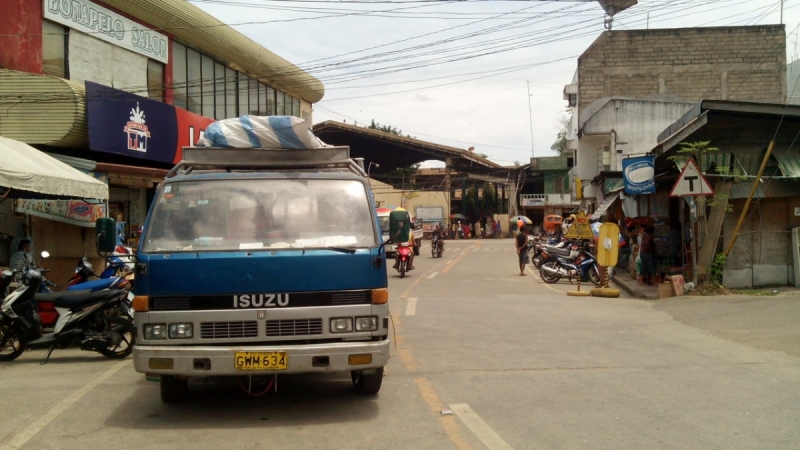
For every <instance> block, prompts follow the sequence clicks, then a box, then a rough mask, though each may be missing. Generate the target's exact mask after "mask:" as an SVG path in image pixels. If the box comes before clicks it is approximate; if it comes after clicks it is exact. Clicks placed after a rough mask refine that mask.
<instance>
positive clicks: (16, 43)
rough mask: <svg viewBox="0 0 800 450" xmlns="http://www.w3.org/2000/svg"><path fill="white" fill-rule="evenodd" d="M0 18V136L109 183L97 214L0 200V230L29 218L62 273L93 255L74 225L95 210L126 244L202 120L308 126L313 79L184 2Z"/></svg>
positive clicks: (38, 0)
mask: <svg viewBox="0 0 800 450" xmlns="http://www.w3.org/2000/svg"><path fill="white" fill-rule="evenodd" d="M0 23H1V24H2V27H3V29H4V30H5V32H4V33H3V35H2V36H0V49H2V51H0V111H2V115H0V135H2V136H5V137H9V138H12V139H16V140H19V141H22V142H25V143H28V144H31V145H34V146H36V147H37V148H39V149H40V150H43V151H45V152H47V153H49V154H51V155H52V156H55V157H56V158H58V159H60V160H62V161H63V162H66V163H67V164H69V165H71V166H73V167H76V168H78V169H80V170H82V171H84V172H87V173H91V174H92V175H94V176H95V177H96V178H98V179H101V180H103V181H106V182H107V183H108V184H109V187H110V194H111V198H110V200H109V202H108V204H107V205H101V206H85V205H77V206H76V205H73V204H72V203H71V202H65V201H60V200H53V201H48V202H44V201H38V202H31V201H27V202H25V201H20V202H16V203H15V204H13V205H11V204H10V202H4V203H2V204H0V232H5V233H8V234H13V233H14V231H15V228H16V226H15V222H18V221H19V220H20V219H25V220H28V221H29V222H30V225H31V226H30V228H31V232H32V236H33V238H34V240H35V244H36V250H37V251H41V250H44V249H47V250H48V251H49V252H50V253H51V254H53V255H54V256H55V258H54V259H53V260H52V261H55V262H56V263H58V260H59V259H60V258H67V259H68V261H69V262H68V263H65V266H70V265H71V266H72V268H74V264H75V261H76V258H80V257H81V256H83V255H84V254H87V255H90V256H91V255H95V254H96V252H95V250H94V248H93V245H94V244H93V239H92V238H87V236H89V235H92V234H93V232H92V231H91V230H85V229H84V230H82V229H81V227H82V226H83V227H93V219H94V218H96V216H98V215H104V214H108V215H110V216H111V217H114V218H115V219H118V220H119V221H120V222H123V223H124V225H123V226H122V228H121V229H120V234H121V236H120V238H121V240H122V241H123V242H125V243H135V239H136V237H137V229H138V228H139V227H140V226H141V224H142V223H143V221H144V218H145V214H146V212H147V208H148V206H149V201H150V200H151V198H152V196H153V193H154V188H155V187H156V186H157V184H158V182H159V181H160V180H161V179H163V177H164V175H165V174H166V171H167V170H168V169H169V168H170V167H171V166H172V165H173V164H174V163H175V162H177V161H179V160H180V159H181V156H182V155H181V148H182V147H183V146H186V145H190V144H192V143H194V142H196V141H197V139H199V137H200V136H201V134H202V132H203V130H204V129H205V127H206V126H207V125H208V124H210V123H211V122H213V121H214V120H217V119H225V118H231V117H238V116H241V115H247V114H252V115H293V116H298V117H302V118H304V119H306V120H307V121H308V122H309V124H310V123H311V108H312V104H313V103H315V102H317V101H319V100H320V99H321V98H322V96H323V95H324V88H323V86H322V83H321V82H320V81H319V80H317V79H315V78H314V77H312V76H310V75H308V74H307V73H305V72H304V71H302V70H300V69H299V68H297V67H295V66H294V65H292V64H291V63H290V62H288V61H286V60H284V59H283V58H281V57H279V56H278V55H275V54H274V53H272V52H270V51H269V50H267V49H265V48H263V47H261V46H260V45H258V44H256V43H255V42H253V41H251V40H250V39H248V38H246V37H245V36H243V35H241V34H240V33H238V32H237V31H235V30H233V29H232V28H230V27H228V26H227V25H224V24H223V23H221V22H220V21H218V20H216V19H214V18H213V17H212V16H210V15H208V14H207V13H205V12H203V11H202V10H200V9H199V8H197V7H196V6H194V5H192V4H190V3H188V2H186V1H183V0H137V1H135V2H131V1H128V0H104V1H103V2H99V1H90V0H70V1H66V0H64V1H61V0H9V1H4V2H0ZM6 203H8V204H6ZM48 222H55V223H48ZM59 224H60V225H59ZM65 240H66V241H71V243H65V242H64V241H65ZM11 250H13V249H11ZM0 254H2V252H0ZM52 261H51V263H50V265H53V264H52ZM3 263H4V261H0V265H2V264H3ZM70 270H71V268H70ZM54 272H55V271H54ZM53 276H54V278H57V277H58V276H59V274H58V273H54V274H53ZM56 281H58V280H57V279H56Z"/></svg>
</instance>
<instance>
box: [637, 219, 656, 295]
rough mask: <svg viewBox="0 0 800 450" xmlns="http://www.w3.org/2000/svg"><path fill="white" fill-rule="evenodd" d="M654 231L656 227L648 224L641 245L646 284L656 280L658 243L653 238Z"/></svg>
mask: <svg viewBox="0 0 800 450" xmlns="http://www.w3.org/2000/svg"><path fill="white" fill-rule="evenodd" d="M653 233H655V228H654V227H653V226H652V225H648V226H647V227H646V228H645V229H644V234H642V244H641V246H640V247H639V256H640V257H641V258H642V272H641V275H642V282H643V283H644V284H646V285H652V284H653V282H655V281H656V258H655V250H656V245H655V242H654V240H653Z"/></svg>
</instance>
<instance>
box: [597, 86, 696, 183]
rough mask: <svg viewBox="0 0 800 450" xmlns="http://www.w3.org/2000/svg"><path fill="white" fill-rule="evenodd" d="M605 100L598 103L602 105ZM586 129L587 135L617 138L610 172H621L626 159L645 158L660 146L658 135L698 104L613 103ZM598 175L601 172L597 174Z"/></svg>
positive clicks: (657, 102) (659, 102)
mask: <svg viewBox="0 0 800 450" xmlns="http://www.w3.org/2000/svg"><path fill="white" fill-rule="evenodd" d="M599 101H601V100H598V102H599ZM605 101H606V103H605V104H604V105H603V106H602V107H601V108H599V110H597V112H595V113H594V114H593V115H591V116H590V117H588V118H586V120H585V122H584V123H583V126H582V130H581V131H582V132H583V133H584V138H585V137H586V136H585V135H593V134H604V135H605V134H608V135H611V134H615V139H614V140H615V142H613V144H614V148H611V164H610V167H609V170H612V171H621V170H622V160H623V159H624V157H625V156H628V155H634V154H645V153H647V152H649V151H650V150H652V149H653V148H654V147H655V146H656V144H658V142H657V141H656V138H657V137H658V134H659V133H661V132H662V131H664V130H665V129H667V128H668V127H669V126H670V125H672V124H673V123H674V122H675V121H676V120H678V119H680V118H681V117H682V116H683V115H684V114H685V113H686V112H687V111H688V110H689V109H691V108H692V106H694V103H688V102H666V101H653V100H628V99H611V100H605ZM595 174H597V172H595Z"/></svg>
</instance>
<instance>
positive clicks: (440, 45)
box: [192, 0, 800, 165]
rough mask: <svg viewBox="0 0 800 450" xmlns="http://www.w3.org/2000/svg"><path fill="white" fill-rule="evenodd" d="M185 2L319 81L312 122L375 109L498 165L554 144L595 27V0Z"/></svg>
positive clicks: (774, 14) (679, 6)
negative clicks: (567, 93)
mask: <svg viewBox="0 0 800 450" xmlns="http://www.w3.org/2000/svg"><path fill="white" fill-rule="evenodd" d="M192 3H193V4H195V5H197V6H199V7H200V8H203V9H204V10H206V11H207V12H209V13H210V14H212V15H213V16H215V17H217V18H218V19H219V20H221V21H223V22H225V23H227V24H230V25H232V26H233V27H234V28H235V29H236V30H238V31H239V32H241V33H242V34H244V35H246V36H248V37H249V38H251V39H253V40H254V41H256V42H258V43H259V44H261V45H263V46H264V47H266V48H267V49H269V50H270V51H272V52H274V53H277V54H278V55H280V56H282V57H283V58H285V59H287V60H289V61H290V62H292V63H293V64H295V65H297V66H299V67H301V68H303V69H305V70H307V71H308V72H309V73H311V74H312V75H314V76H316V77H317V78H319V79H320V80H322V82H323V83H324V84H325V91H326V92H325V97H324V98H323V99H322V100H321V101H320V102H319V103H317V104H315V105H314V122H315V123H319V122H323V121H326V120H336V121H343V120H345V121H346V122H347V123H354V122H355V123H357V124H359V125H362V124H363V125H367V124H369V122H370V121H371V120H375V121H376V122H378V123H379V124H381V125H391V126H393V127H396V128H398V129H400V130H402V132H403V134H408V135H411V136H413V137H416V138H419V139H423V140H426V141H431V142H436V143H439V144H444V145H450V146H453V147H459V148H464V149H466V148H468V147H472V146H474V147H475V151H476V152H479V153H484V154H487V155H489V158H490V159H491V160H493V161H495V162H497V163H500V164H503V165H511V164H513V163H514V162H520V163H522V164H525V163H527V162H528V159H529V158H530V156H531V151H532V150H533V152H534V153H535V155H536V156H549V155H552V154H553V153H552V152H551V151H550V146H551V145H552V144H553V142H554V141H555V140H556V136H557V134H558V130H559V128H560V124H559V119H560V118H562V117H566V116H567V115H568V111H567V108H566V101H565V100H564V99H563V94H562V91H563V88H564V85H566V84H569V83H570V82H571V80H572V77H573V75H574V73H575V69H576V64H577V57H578V56H579V55H580V54H581V53H582V52H583V51H584V50H585V49H586V48H587V47H588V46H589V45H591V43H592V42H593V41H594V40H595V39H596V38H597V37H598V36H599V35H600V33H602V31H603V10H602V8H601V7H600V6H599V4H598V3H597V2H595V1H520V0H517V1H495V0H492V1H472V0H470V1H440V0H396V1H390V0H343V1H321V0H319V1H318V0H294V1H276V0H193V1H192ZM780 4H781V2H780V0H639V3H638V5H636V6H633V7H631V8H630V9H628V10H626V11H623V12H621V13H618V14H617V15H616V16H615V18H614V23H613V27H614V29H619V30H626V29H631V30H632V29H644V28H647V27H648V26H649V27H650V28H677V27H695V26H709V27H710V26H741V25H755V24H760V25H763V24H778V23H780ZM798 6H800V0H785V1H784V5H783V23H785V24H786V34H787V45H786V48H787V61H789V62H791V61H793V60H795V59H797V57H796V56H795V55H796V54H797V53H798V50H797V48H798V45H797V36H798V25H800V8H798ZM528 89H530V99H529V97H528ZM529 100H530V109H529V107H528V104H529ZM531 125H532V127H533V132H532V133H531ZM531 134H533V140H531ZM532 144H533V145H532ZM532 147H533V149H532Z"/></svg>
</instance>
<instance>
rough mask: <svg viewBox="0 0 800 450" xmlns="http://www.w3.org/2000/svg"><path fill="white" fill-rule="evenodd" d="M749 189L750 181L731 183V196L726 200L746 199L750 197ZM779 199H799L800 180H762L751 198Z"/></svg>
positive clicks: (750, 186) (751, 183)
mask: <svg viewBox="0 0 800 450" xmlns="http://www.w3.org/2000/svg"><path fill="white" fill-rule="evenodd" d="M751 189H753V180H752V179H750V180H747V181H745V182H741V183H733V187H732V188H731V194H730V196H728V198H729V199H731V200H736V199H742V198H747V196H749V195H750V190H751ZM780 197H800V180H799V179H780V178H771V179H766V180H763V181H762V182H760V183H758V188H757V189H756V193H755V195H754V196H753V198H780Z"/></svg>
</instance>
